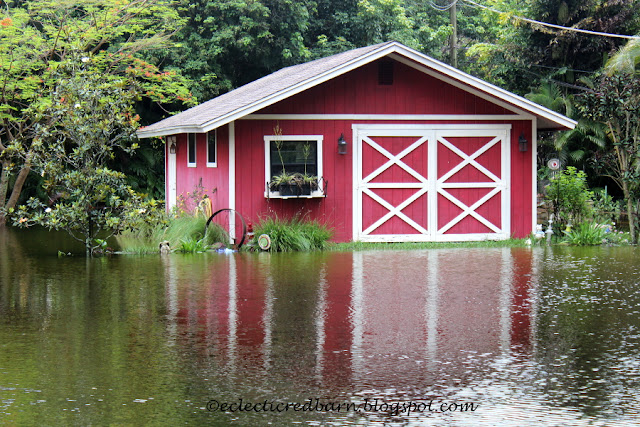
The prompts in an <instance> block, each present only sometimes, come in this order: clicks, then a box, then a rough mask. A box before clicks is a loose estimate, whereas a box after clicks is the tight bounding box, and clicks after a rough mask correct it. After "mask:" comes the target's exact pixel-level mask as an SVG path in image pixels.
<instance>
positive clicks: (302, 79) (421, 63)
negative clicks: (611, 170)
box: [138, 42, 576, 138]
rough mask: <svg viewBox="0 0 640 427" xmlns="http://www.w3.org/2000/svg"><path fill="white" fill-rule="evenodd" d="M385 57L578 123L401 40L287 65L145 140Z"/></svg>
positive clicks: (214, 121) (247, 109) (230, 114)
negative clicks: (438, 59)
mask: <svg viewBox="0 0 640 427" xmlns="http://www.w3.org/2000/svg"><path fill="white" fill-rule="evenodd" d="M385 56H390V57H391V58H393V59H395V60H397V61H399V62H402V63H404V64H406V65H408V66H410V67H413V68H416V69H418V70H420V71H422V72H424V73H426V74H429V75H431V76H433V77H435V78H437V79H440V80H442V81H445V82H447V83H449V84H452V85H453V86H457V87H459V88H461V89H463V90H465V91H468V92H471V93H473V94H475V95H478V96H480V97H483V98H485V99H487V98H488V99H489V100H491V102H493V103H495V104H498V105H500V106H502V107H505V108H507V109H509V110H511V111H514V112H521V113H525V114H531V115H533V116H536V117H538V118H539V119H540V120H539V121H538V123H539V126H538V127H539V128H551V129H572V128H574V127H575V125H576V122H575V121H573V120H571V119H569V118H567V117H565V116H563V115H561V114H559V113H556V112H554V111H552V110H549V109H547V108H545V107H543V106H541V105H538V104H536V103H534V102H531V101H529V100H527V99H525V98H522V97H520V96H518V95H515V94H513V93H511V92H508V91H506V90H504V89H501V88H499V87H497V86H494V85H492V84H490V83H487V82H485V81H483V80H481V79H478V78H476V77H473V76H471V75H469V74H466V73H464V72H462V71H460V70H458V69H456V68H453V67H451V66H449V65H447V64H444V63H442V62H440V61H437V60H435V59H433V58H431V57H428V56H426V55H424V54H422V53H420V52H418V51H415V50H413V49H411V48H408V47H407V46H404V45H402V44H400V43H398V42H387V43H381V44H377V45H372V46H367V47H362V48H358V49H353V50H350V51H347V52H342V53H338V54H336V55H332V56H329V57H326V58H321V59H317V60H315V61H310V62H306V63H303V64H299V65H294V66H291V67H286V68H283V69H281V70H279V71H276V72H275V73H272V74H269V75H268V76H265V77H263V78H261V79H258V80H256V81H253V82H251V83H248V84H246V85H244V86H242V87H239V88H237V89H235V90H232V91H231V92H227V93H225V94H223V95H220V96H218V97H216V98H213V99H211V100H209V101H207V102H204V103H202V104H199V105H197V106H195V107H192V108H190V109H188V110H186V111H183V112H181V113H179V114H176V115H174V116H171V117H168V118H166V119H164V120H161V121H159V122H157V123H154V124H152V125H151V126H147V127H145V128H141V129H140V130H138V136H139V137H141V138H146V137H153V136H164V135H172V134H177V133H185V132H196V133H198V132H208V131H210V130H212V129H215V128H218V127H220V126H223V125H225V124H227V123H229V122H232V121H233V120H237V119H240V118H242V117H244V116H246V115H248V114H251V113H254V112H256V111H258V110H260V109H263V108H265V107H268V106H270V105H272V104H274V103H276V102H278V101H281V100H283V99H286V98H288V97H291V96H293V95H295V94H298V93H300V92H303V91H305V90H307V89H309V88H311V87H314V86H316V85H319V84H321V83H324V82H326V81H328V80H330V79H332V78H335V77H337V76H340V75H342V74H344V73H347V72H349V71H351V70H354V69H356V68H358V67H361V66H363V65H365V64H368V63H370V62H373V61H375V60H377V59H380V58H382V57H385Z"/></svg>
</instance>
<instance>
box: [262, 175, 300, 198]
mask: <svg viewBox="0 0 640 427" xmlns="http://www.w3.org/2000/svg"><path fill="white" fill-rule="evenodd" d="M296 175H299V174H290V173H287V172H286V171H284V170H283V171H282V172H280V173H279V174H278V175H274V176H273V177H271V182H269V189H270V190H271V191H278V192H279V193H280V195H281V196H297V195H299V194H300V184H299V183H300V180H299V179H297V178H296Z"/></svg>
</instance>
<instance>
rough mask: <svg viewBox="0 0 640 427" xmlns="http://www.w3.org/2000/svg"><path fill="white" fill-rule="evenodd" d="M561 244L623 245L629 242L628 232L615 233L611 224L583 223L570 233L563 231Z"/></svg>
mask: <svg viewBox="0 0 640 427" xmlns="http://www.w3.org/2000/svg"><path fill="white" fill-rule="evenodd" d="M564 234H565V236H566V237H565V239H564V240H563V241H562V242H563V243H568V244H570V245H576V246H595V245H625V244H629V242H630V241H631V235H630V234H629V233H628V232H623V231H617V230H616V228H615V225H613V224H598V223H597V222H583V223H581V224H579V225H578V226H577V227H575V228H574V229H572V230H571V231H565V232H564Z"/></svg>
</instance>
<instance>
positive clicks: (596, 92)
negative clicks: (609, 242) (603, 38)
mask: <svg viewBox="0 0 640 427" xmlns="http://www.w3.org/2000/svg"><path fill="white" fill-rule="evenodd" d="M578 102H579V104H578V106H579V109H580V112H581V114H582V116H583V117H585V118H587V119H590V120H594V121H597V122H600V123H603V124H604V125H605V127H606V129H607V139H608V141H609V144H607V145H606V147H605V148H604V149H600V150H597V151H596V153H595V160H596V162H595V163H596V165H598V166H599V167H600V168H601V170H602V172H603V173H604V174H606V175H607V176H609V177H610V178H611V179H613V181H614V182H615V183H616V184H617V185H618V186H620V188H621V189H622V192H623V195H624V199H625V201H626V203H627V215H628V216H629V229H630V232H631V239H632V242H633V243H635V242H636V241H637V237H636V219H635V211H634V206H635V204H636V202H637V200H638V191H639V190H640V115H638V105H640V80H638V79H637V78H635V77H634V76H633V75H631V74H618V75H613V76H607V75H603V76H601V77H600V79H599V81H598V85H597V86H596V87H594V88H593V89H591V90H589V91H587V92H586V93H584V94H582V95H580V96H579V97H578Z"/></svg>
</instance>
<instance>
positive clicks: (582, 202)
mask: <svg viewBox="0 0 640 427" xmlns="http://www.w3.org/2000/svg"><path fill="white" fill-rule="evenodd" d="M591 196H592V193H591V192H590V191H589V188H588V186H587V175H586V174H585V173H584V172H583V171H578V170H577V169H576V168H575V167H573V166H569V167H567V169H566V170H565V171H563V172H561V173H558V174H556V175H555V176H554V177H552V178H551V183H550V184H549V185H548V186H547V194H546V198H547V200H548V201H549V202H550V203H551V207H552V209H553V214H554V218H555V225H556V226H557V227H558V228H559V229H564V228H565V227H566V226H567V225H568V224H578V223H580V222H581V221H582V219H583V218H584V217H585V216H586V215H587V214H588V213H589V211H590V207H589V201H590V200H591Z"/></svg>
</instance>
